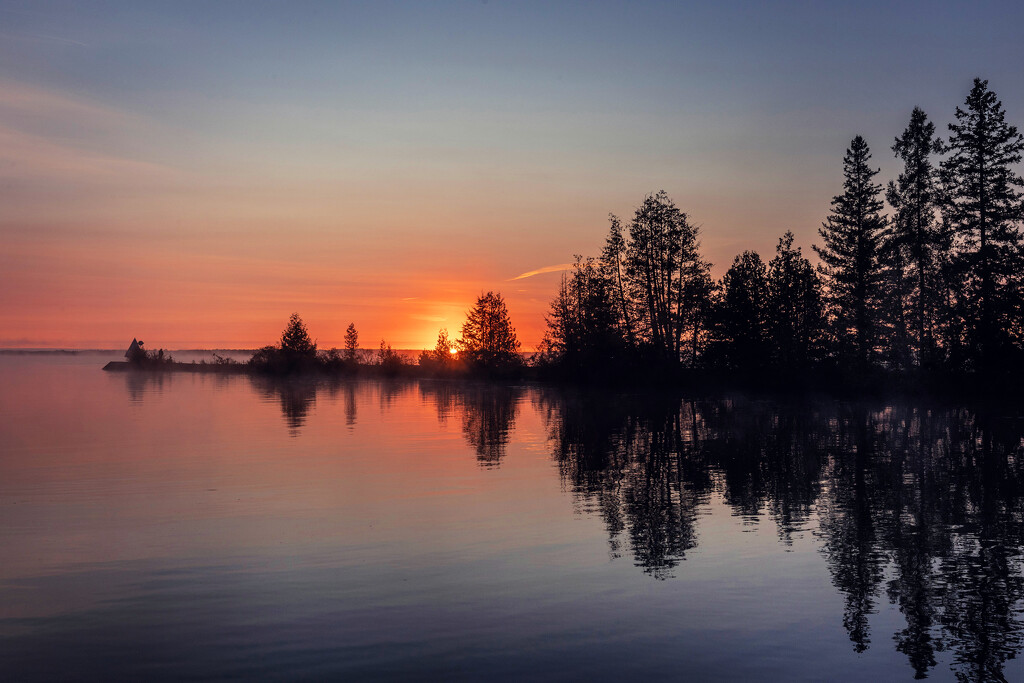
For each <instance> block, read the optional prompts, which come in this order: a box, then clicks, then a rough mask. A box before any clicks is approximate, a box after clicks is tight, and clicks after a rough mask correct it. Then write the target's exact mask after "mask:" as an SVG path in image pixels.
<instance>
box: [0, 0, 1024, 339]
mask: <svg viewBox="0 0 1024 683" xmlns="http://www.w3.org/2000/svg"><path fill="white" fill-rule="evenodd" d="M1022 19H1024V8H1021V7H1020V6H1018V5H1016V4H1015V3H1010V2H988V3H985V2H982V3H968V2H939V3H901V4H899V6H890V4H889V3H882V2H868V3H859V4H858V5H857V6H855V7H846V8H837V7H832V6H830V5H826V4H825V3H771V4H770V6H769V5H768V4H767V3H765V4H757V5H755V6H747V5H746V4H745V3H714V4H713V6H712V4H711V3H707V5H696V4H694V5H683V4H680V3H653V2H647V3H628V4H626V3H603V2H587V3H559V4H557V5H552V4H549V3H506V2H500V1H497V0H492V1H491V2H486V3H481V2H450V3H439V4H433V3H432V4H430V5H429V6H428V5H427V4H425V3H424V4H420V3H388V2H367V3H343V4H335V3H288V4H284V3H255V2H219V3H174V4H168V3H154V2H126V3H89V4H87V5H86V4H82V3H36V2H0V237H2V240H3V245H4V248H3V249H2V250H0V292H2V295H0V320H2V321H3V327H2V329H0V347H24V346H31V347H80V348H81V347H105V348H110V347H120V346H123V345H124V344H125V343H126V342H127V341H129V340H130V339H131V338H132V337H133V336H141V337H142V338H144V339H146V341H147V342H148V343H149V344H148V345H149V346H152V347H153V348H156V347H157V346H162V347H166V348H178V347H190V348H192V347H207V348H226V347H227V348H241V347H249V348H251V347H255V346H260V345H263V344H267V343H271V342H273V341H274V340H275V339H277V338H278V337H279V335H280V331H281V329H282V328H283V326H284V324H285V322H286V321H287V318H288V315H289V314H290V313H291V312H293V311H298V312H299V313H301V315H302V317H303V318H304V320H305V321H306V323H307V324H308V326H309V329H310V332H311V333H312V334H313V335H314V336H316V337H317V338H318V340H319V342H320V344H321V345H322V346H341V344H342V338H343V335H344V331H345V327H346V326H347V325H348V323H349V322H355V324H356V326H357V327H358V329H359V332H360V337H361V342H362V345H363V346H365V347H373V346H375V345H376V343H377V342H378V341H379V340H380V339H381V338H385V339H387V341H388V342H389V343H390V344H391V345H392V346H393V347H395V348H423V347H428V346H432V345H433V341H434V339H435V337H436V335H437V331H438V329H439V328H442V327H444V328H447V329H448V330H449V331H450V332H451V333H452V335H453V336H457V334H458V330H459V327H460V326H461V324H462V322H463V316H464V314H465V312H466V310H467V309H468V308H469V307H470V306H471V305H472V303H473V302H474V301H475V299H476V297H477V295H478V294H479V293H480V292H482V291H487V290H496V291H501V292H502V293H503V294H504V295H505V297H506V300H507V302H508V306H509V310H510V313H511V316H512V320H513V323H514V324H515V326H516V328H517V331H518V335H519V338H520V339H521V340H522V342H523V346H524V348H525V349H532V348H534V347H535V346H536V344H537V343H538V342H539V341H540V339H541V336H542V335H543V330H544V313H545V312H546V311H547V308H548V305H549V302H550V301H551V298H552V297H553V296H554V294H555V290H556V287H557V282H558V278H559V276H560V269H559V267H560V266H562V265H563V264H566V263H569V262H571V261H572V258H573V254H577V253H580V254H595V253H597V252H598V251H599V249H600V246H601V243H602V241H603V239H604V236H605V233H606V228H607V215H608V213H609V212H614V213H616V214H618V215H620V216H621V217H623V218H626V219H628V217H629V216H630V215H631V214H632V212H633V209H634V208H635V207H636V206H637V205H638V204H639V203H640V202H641V201H642V200H643V198H644V196H645V195H647V194H648V193H651V192H655V191H657V190H660V189H664V190H666V191H667V192H668V193H669V195H670V196H671V197H672V198H673V199H674V200H675V202H676V204H677V205H678V206H679V207H680V208H681V209H683V210H684V211H686V212H687V213H688V214H689V215H690V217H691V218H692V220H693V221H694V222H695V223H697V224H699V225H701V226H702V229H703V233H702V243H703V247H702V251H703V253H704V254H705V256H706V257H707V258H709V259H710V260H711V261H712V263H714V264H715V267H714V270H713V272H714V274H715V276H716V277H717V276H720V275H721V273H722V272H723V271H724V270H725V268H726V267H728V265H729V263H731V261H732V259H733V256H734V255H735V254H737V253H738V252H740V251H742V250H743V249H755V250H757V251H759V252H761V254H762V255H766V254H770V253H771V252H772V250H773V249H774V245H775V243H776V241H777V239H778V237H779V236H780V235H781V234H782V233H783V232H784V231H785V230H787V229H789V230H793V232H794V233H795V234H796V237H797V242H798V244H799V245H801V246H802V247H803V248H804V251H805V253H806V254H808V255H810V245H811V243H812V242H814V241H816V239H817V229H818V227H819V226H820V223H821V220H822V219H823V218H824V217H825V215H826V214H827V212H828V208H829V200H830V199H831V197H832V196H833V195H835V194H836V193H838V192H839V190H840V186H841V182H842V155H843V152H844V150H845V149H846V147H847V145H848V144H849V142H850V139H851V138H852V137H853V136H854V135H856V134H861V135H863V136H864V137H865V138H866V139H867V141H868V144H869V145H870V146H871V150H872V152H873V155H874V158H873V159H872V163H873V164H874V165H875V166H880V167H881V168H882V174H881V175H880V176H879V180H883V181H884V180H888V179H890V178H892V177H894V176H895V169H896V164H895V162H894V161H893V159H892V154H891V152H890V149H889V148H890V146H891V144H892V140H893V138H894V137H895V136H896V135H898V134H899V133H900V132H901V131H902V130H903V128H904V127H905V126H906V124H907V121H908V119H909V116H910V112H911V110H912V109H913V107H914V106H920V107H922V108H923V109H924V110H925V111H926V112H927V113H928V115H929V117H930V118H931V119H932V120H933V121H935V123H936V125H937V127H938V128H939V132H940V133H941V134H943V135H945V133H946V131H945V125H946V124H947V123H948V122H949V121H950V120H952V118H953V111H954V108H955V107H956V106H958V105H961V104H962V103H963V100H964V97H965V96H966V94H967V92H968V90H969V88H970V84H971V81H972V79H973V78H974V77H981V78H985V79H988V80H989V82H990V85H991V88H992V90H993V91H994V92H995V93H996V94H997V95H998V96H999V98H1000V99H1001V100H1002V102H1003V105H1004V107H1005V109H1006V111H1007V120H1008V122H1009V123H1011V124H1014V125H1017V126H1022V125H1024V87H1022V86H1021V81H1020V75H1019V70H1020V64H1021V63H1024V59H1022V57H1024V45H1022V42H1021V41H1020V39H1019V28H1020V26H1021V25H1022Z"/></svg>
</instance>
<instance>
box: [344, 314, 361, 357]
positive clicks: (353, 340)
mask: <svg viewBox="0 0 1024 683" xmlns="http://www.w3.org/2000/svg"><path fill="white" fill-rule="evenodd" d="M358 356H359V333H358V332H356V324H355V323H349V324H348V329H346V330H345V362H347V363H355V362H356V360H357V359H358Z"/></svg>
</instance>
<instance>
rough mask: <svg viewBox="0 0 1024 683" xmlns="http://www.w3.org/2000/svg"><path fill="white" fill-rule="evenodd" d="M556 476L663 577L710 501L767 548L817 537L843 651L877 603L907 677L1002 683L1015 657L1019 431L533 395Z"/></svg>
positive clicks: (895, 411) (803, 411) (793, 409)
mask: <svg viewBox="0 0 1024 683" xmlns="http://www.w3.org/2000/svg"><path fill="white" fill-rule="evenodd" d="M538 407H539V408H540V410H542V411H543V414H544V416H545V418H546V421H547V424H548V430H549V436H550V439H551V444H552V454H553V457H554V459H555V461H556V462H557V464H558V468H559V472H560V474H561V476H562V478H563V481H565V482H566V484H567V485H568V486H569V488H570V489H571V490H572V492H573V494H574V497H575V499H576V504H577V506H578V507H580V508H581V509H584V510H587V511H590V512H593V513H596V514H599V515H600V516H601V517H602V518H603V520H604V522H605V526H606V528H607V531H608V536H609V542H610V548H611V553H612V555H613V556H619V555H621V554H623V552H624V551H629V552H630V553H631V554H632V555H633V557H634V561H635V562H636V564H637V565H639V566H640V567H641V568H642V569H643V570H644V571H646V572H648V573H650V574H652V575H654V576H655V577H658V578H668V577H671V576H673V574H674V572H675V571H677V570H678V568H679V566H680V563H681V562H683V561H684V560H685V558H686V552H687V551H688V550H690V549H691V548H693V547H694V546H695V545H696V544H697V541H698V531H699V518H700V516H701V514H702V513H703V512H704V510H703V508H705V507H706V506H707V505H708V503H709V502H710V498H711V495H712V494H717V495H719V496H720V497H721V498H722V499H723V500H724V501H725V502H726V503H727V504H728V505H729V506H730V507H731V508H732V509H733V512H734V514H736V515H737V516H740V517H741V518H742V519H744V520H745V521H746V522H748V523H758V522H759V520H760V519H762V518H764V517H768V518H770V519H772V520H773V522H774V524H775V525H776V527H777V529H778V532H779V536H780V540H781V542H782V543H783V544H784V545H785V544H789V543H791V542H792V540H793V538H794V537H795V535H798V534H802V533H803V530H805V529H809V528H811V527H814V534H815V535H816V536H817V537H818V539H819V547H820V549H821V553H822V555H823V557H824V559H825V562H826V564H827V566H828V568H829V572H830V574H831V576H832V582H833V584H834V585H835V587H836V589H837V590H838V591H839V592H840V594H841V595H842V596H843V599H844V610H843V617H842V621H843V625H844V627H845V628H846V630H847V632H848V634H849V636H850V640H851V642H852V647H853V649H854V650H855V651H857V652H862V651H864V650H866V649H867V648H868V647H869V646H870V645H871V644H872V638H871V630H870V620H871V615H872V614H873V613H875V612H876V611H877V609H878V605H879V602H880V601H884V600H888V601H889V602H890V603H891V604H893V605H894V606H896V607H897V608H898V609H899V611H900V613H901V614H902V615H903V618H904V621H905V626H904V627H903V628H902V629H900V630H898V631H897V632H896V633H895V634H893V636H892V637H893V641H894V645H895V647H896V649H897V651H899V652H901V653H903V654H905V655H906V657H907V659H908V662H909V664H910V666H911V667H912V668H913V670H914V673H915V676H916V677H918V678H923V677H926V676H927V674H928V671H929V670H930V669H931V668H932V667H934V666H936V663H937V657H936V655H937V653H940V652H948V653H949V657H950V659H951V665H952V667H953V669H954V672H955V674H956V676H957V677H958V678H959V679H961V680H1001V677H1002V670H1003V665H1004V663H1005V662H1006V660H1007V659H1011V658H1013V657H1015V656H1016V655H1017V654H1018V653H1019V652H1020V651H1021V649H1022V647H1024V643H1022V634H1024V614H1022V613H1024V563H1022V558H1021V547H1022V546H1024V496H1022V494H1021V491H1022V485H1024V480H1022V476H1024V473H1022V467H1024V465H1022V461H1024V450H1022V446H1021V444H1022V435H1024V429H1022V427H1024V425H1022V422H1021V421H1019V420H1012V419H1008V418H995V417H992V416H990V415H988V414H987V413H984V412H981V413H979V412H974V411H969V410H965V409H962V408H950V407H941V406H932V407H927V406H926V407H918V406H910V405H889V406H878V405H874V406H872V405H865V404H844V403H839V402H818V403H815V404H814V405H807V404H801V403H785V402H774V401H752V400H748V399H743V398H734V399H729V400H709V401H689V400H680V399H679V398H677V397H671V396H664V397H651V396H643V397H641V396H621V395H620V396H612V395H600V394H595V393H590V394H574V393H570V394H562V393H559V392H556V391H548V392H544V393H542V394H540V397H539V398H538Z"/></svg>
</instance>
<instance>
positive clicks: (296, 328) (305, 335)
mask: <svg viewBox="0 0 1024 683" xmlns="http://www.w3.org/2000/svg"><path fill="white" fill-rule="evenodd" d="M281 351H282V352H284V353H285V354H286V355H288V356H290V357H293V358H315V357H316V342H314V341H313V340H312V339H310V337H309V332H308V331H307V330H306V325H305V323H303V322H302V318H300V317H299V314H298V313H292V315H291V317H290V318H288V326H287V327H285V328H284V332H282V333H281Z"/></svg>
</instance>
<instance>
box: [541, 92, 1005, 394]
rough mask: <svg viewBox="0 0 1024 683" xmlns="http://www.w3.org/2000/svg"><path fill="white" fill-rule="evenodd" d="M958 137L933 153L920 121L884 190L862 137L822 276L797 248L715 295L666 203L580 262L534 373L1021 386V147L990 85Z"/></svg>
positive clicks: (821, 249) (927, 128)
mask: <svg viewBox="0 0 1024 683" xmlns="http://www.w3.org/2000/svg"><path fill="white" fill-rule="evenodd" d="M949 132H950V135H949V138H948V140H945V141H944V140H942V139H941V138H939V137H937V136H936V134H935V126H934V124H932V123H931V122H930V121H929V120H928V117H927V116H926V115H925V113H924V112H923V111H922V110H921V109H919V108H915V109H914V110H913V112H912V113H911V117H910V122H909V124H908V126H907V128H906V130H905V131H904V132H903V133H902V134H901V135H900V136H899V137H897V138H895V142H894V144H893V146H892V150H893V152H894V154H895V156H896V157H897V158H898V159H899V160H900V161H901V162H902V163H903V169H902V171H901V172H900V173H899V175H898V177H897V178H896V179H895V180H893V181H892V182H890V183H888V185H887V187H885V188H883V185H882V184H881V183H879V182H877V181H876V177H877V175H878V173H879V171H878V169H876V168H873V167H872V166H871V164H870V161H871V152H870V150H869V148H868V144H867V142H866V141H865V140H864V138H863V137H861V136H859V135H858V136H855V137H854V138H853V140H852V141H851V143H850V146H849V148H848V149H847V150H846V154H845V156H844V158H843V186H842V191H841V192H840V193H839V194H838V195H836V196H835V197H833V199H832V203H831V211H830V213H829V215H828V216H827V217H826V218H825V220H824V222H823V223H822V226H821V228H820V229H819V231H818V232H819V236H820V238H821V242H820V244H815V245H814V246H813V249H814V252H815V253H816V254H817V256H818V257H819V259H820V262H819V264H818V265H817V267H814V266H812V264H811V263H810V261H809V260H808V259H806V258H805V257H804V256H803V255H802V253H801V250H800V248H799V247H794V244H793V242H794V240H793V234H792V233H790V232H787V233H786V234H785V235H783V237H782V238H781V239H780V240H779V244H778V247H777V250H776V254H775V256H774V258H772V260H771V261H770V262H769V263H768V264H767V265H766V264H765V263H764V261H763V259H762V258H761V256H760V255H759V254H757V253H755V252H752V251H745V252H743V253H742V254H740V255H739V256H737V257H736V259H735V261H734V262H733V264H732V266H731V267H730V268H729V269H728V271H727V272H726V273H725V275H724V276H723V277H722V279H721V280H719V281H717V282H716V281H714V280H713V279H712V278H711V276H710V264H709V263H707V261H705V260H704V259H703V258H702V256H701V254H700V250H699V246H700V242H699V230H698V228H697V227H696V226H695V225H694V224H693V223H692V222H691V220H690V218H689V217H688V216H687V215H686V214H685V213H684V212H683V211H681V210H680V209H679V208H678V207H676V205H675V204H674V203H673V202H672V200H671V199H670V198H669V197H668V195H667V194H665V192H658V193H657V194H653V195H650V196H648V197H647V198H645V199H644V201H643V203H642V204H641V206H640V207H638V208H637V209H636V212H635V214H634V216H633V218H632V220H630V221H629V222H628V223H624V222H623V221H621V220H620V219H619V218H617V217H616V216H611V219H610V227H609V232H608V237H607V240H606V242H605V246H604V249H603V250H602V253H601V255H600V258H598V259H594V258H582V257H577V259H576V262H575V264H574V266H573V269H572V271H571V272H570V273H568V274H567V275H566V276H565V277H564V278H563V280H562V283H561V285H560V287H559V290H558V293H557V295H556V296H555V298H554V300H553V302H552V305H551V310H550V313H549V315H548V332H547V335H546V337H545V339H544V341H543V343H542V346H541V353H540V354H539V363H540V365H542V366H543V367H545V368H546V369H548V370H549V371H551V372H555V373H561V374H568V375H574V376H595V375H598V376H606V375H609V374H611V375H612V376H615V375H616V374H619V375H630V376H637V375H638V374H647V375H648V376H661V377H664V376H673V373H676V374H678V373H679V372H680V371H683V370H686V369H690V370H701V371H705V372H707V371H710V372H725V373H729V374H730V375H731V376H733V377H742V378H748V377H756V378H761V379H765V378H772V379H774V380H776V381H790V380H791V379H792V378H794V377H800V376H806V375H807V373H802V374H801V373H799V372H798V371H802V370H809V369H820V370H826V371H827V372H826V374H825V375H822V376H827V377H838V378H842V379H847V380H851V381H855V380H860V381H862V382H863V381H870V379H872V378H876V377H879V376H882V375H885V374H888V375H890V376H892V377H895V378H899V377H905V376H911V375H912V376H916V377H924V375H923V374H922V373H923V372H924V371H925V370H927V371H928V372H929V376H933V377H951V378H952V377H955V378H969V377H978V378H982V379H984V380H985V381H986V382H991V381H992V380H994V379H998V378H1005V377H1009V376H1014V377H1017V378H1019V376H1020V374H1021V373H1020V368H1022V367H1024V238H1022V235H1021V223H1022V221H1024V201H1022V193H1021V189H1022V187H1024V181H1022V179H1021V176H1020V173H1019V164H1020V162H1021V158H1022V153H1024V136H1022V135H1021V134H1020V133H1018V131H1017V129H1016V128H1015V127H1014V126H1012V125H1009V124H1008V123H1006V121H1005V114H1004V112H1003V109H1002V105H1001V103H1000V102H999V100H998V99H997V98H996V96H995V94H994V93H993V92H992V91H990V90H989V89H988V82H987V81H983V80H981V79H975V81H974V85H973V88H972V89H971V92H970V94H969V95H968V97H967V100H966V104H965V107H964V108H957V109H956V122H955V123H953V124H950V126H949ZM883 199H884V200H885V201H883ZM885 202H888V204H889V207H890V208H891V212H890V213H889V214H886V212H885ZM1008 369H1014V370H1013V371H1012V372H1008ZM1014 381H1016V380H1014ZM1007 386H1009V384H1007Z"/></svg>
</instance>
